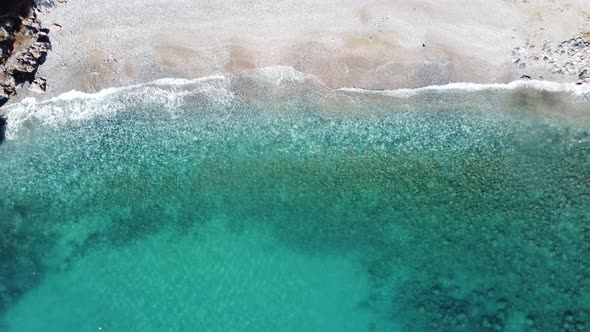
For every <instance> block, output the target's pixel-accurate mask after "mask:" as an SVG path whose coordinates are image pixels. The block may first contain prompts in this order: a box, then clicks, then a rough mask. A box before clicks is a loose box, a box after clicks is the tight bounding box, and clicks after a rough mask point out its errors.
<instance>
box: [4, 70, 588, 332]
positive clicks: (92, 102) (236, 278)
mask: <svg viewBox="0 0 590 332" xmlns="http://www.w3.org/2000/svg"><path fill="white" fill-rule="evenodd" d="M268 76H269V75H266V76H264V75H262V76H256V75H253V76H242V77H234V78H231V79H229V78H212V79H210V80H202V81H194V82H181V81H176V82H171V81H169V82H166V83H163V82H161V83H158V84H151V85H145V86H139V87H130V88H125V89H121V90H111V91H109V92H103V93H101V94H99V95H93V96H85V95H74V94H70V95H68V96H65V97H62V98H60V99H57V100H53V101H51V102H48V103H35V102H32V101H27V102H25V103H24V104H21V105H15V106H11V108H9V109H8V114H7V116H8V121H9V126H8V131H7V137H8V138H9V139H8V140H7V141H6V142H4V143H3V144H2V145H0V174H1V175H2V181H1V182H0V221H1V223H0V271H1V274H0V327H1V329H2V330H3V331H9V332H13V331H47V330H50V331H98V330H101V331H534V330H537V331H557V330H560V329H562V330H565V331H570V330H572V331H573V330H575V329H578V330H580V331H581V330H585V329H587V328H590V309H589V308H590V288H589V287H590V281H589V280H590V266H589V265H590V256H589V255H590V181H589V180H588V179H589V178H590V121H588V115H587V114H589V113H588V112H589V110H590V103H589V102H588V96H587V95H570V94H568V93H566V92H546V91H539V90H536V89H531V88H526V87H521V88H516V89H511V90H494V89H491V90H483V91H461V90H456V91H455V90H452V91H422V92H420V93H416V94H412V95H408V96H405V97H402V96H394V95H387V94H386V93H362V92H358V91H357V92H354V91H328V90H326V89H324V88H322V87H320V86H318V85H317V84H315V83H314V82H313V81H310V79H309V78H305V77H299V76H293V77H290V76H288V75H286V76H280V75H279V76H278V77H270V78H269V77H268ZM584 112H586V113H584Z"/></svg>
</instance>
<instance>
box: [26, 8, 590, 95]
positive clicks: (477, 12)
mask: <svg viewBox="0 0 590 332" xmlns="http://www.w3.org/2000/svg"><path fill="white" fill-rule="evenodd" d="M41 19H42V21H43V22H44V24H45V25H50V24H52V23H58V24H60V25H62V26H63V29H61V30H60V31H55V32H52V33H51V34H50V38H51V41H52V43H53V51H52V52H50V53H49V55H48V59H47V62H46V63H45V64H44V65H43V66H42V67H41V69H40V70H39V74H40V75H43V76H46V77H47V78H48V83H49V84H48V93H47V94H45V95H34V96H35V97H37V98H41V99H44V98H47V97H49V96H54V95H57V94H60V93H63V92H66V91H69V90H72V89H75V90H80V91H85V92H92V91H97V90H100V89H102V88H106V87H110V86H121V85H127V84H132V83H140V82H145V81H149V80H153V79H157V78H162V77H179V78H196V77H202V76H207V75H213V74H219V73H226V72H234V71H241V70H248V69H252V68H259V67H268V66H279V65H280V66H291V67H294V68H295V69H297V70H299V71H302V72H305V73H310V74H313V75H316V76H317V77H318V78H319V79H320V80H321V81H323V82H324V83H325V84H326V85H327V86H329V87H358V88H369V89H396V88H414V87H422V86H427V85H434V84H446V83H449V82H477V83H502V82H509V81H513V80H515V79H518V78H519V77H520V75H522V74H523V72H522V71H519V70H517V69H516V66H515V65H514V64H513V63H512V55H511V52H512V49H514V48H515V47H517V46H523V45H524V44H525V43H526V42H527V41H529V42H530V43H531V44H537V45H538V44H542V43H543V41H544V40H553V41H559V40H564V39H568V38H570V37H572V36H573V35H575V34H578V33H582V32H584V31H590V1H588V0H563V1H561V0H528V1H523V0H462V1H460V0H453V1H451V0H449V1H443V0H406V1H401V0H399V1H395V0H384V1H362V0H225V1H219V0H149V1H148V0H125V1H122V0H100V1H99V0H70V1H69V2H68V3H67V4H62V5H60V6H58V7H57V8H54V9H53V10H52V11H50V12H49V13H45V14H42V15H41ZM423 44H424V45H425V47H423ZM526 74H529V75H533V76H535V75H537V76H538V75H542V76H544V78H545V79H550V80H557V81H574V80H575V77H572V76H552V75H551V74H550V73H548V71H547V70H545V69H543V68H540V67H539V68H534V67H533V68H527V70H526ZM533 78H537V77H533ZM24 90H25V89H23V90H21V91H24ZM26 94H27V93H21V95H26ZM28 94H29V95H32V94H31V93H28Z"/></svg>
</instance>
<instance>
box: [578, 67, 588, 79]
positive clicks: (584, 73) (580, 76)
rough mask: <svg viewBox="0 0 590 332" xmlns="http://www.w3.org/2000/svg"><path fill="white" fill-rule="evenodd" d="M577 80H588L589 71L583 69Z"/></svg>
mask: <svg viewBox="0 0 590 332" xmlns="http://www.w3.org/2000/svg"><path fill="white" fill-rule="evenodd" d="M578 78H579V79H581V80H590V70H589V69H584V70H582V71H581V72H580V74H578Z"/></svg>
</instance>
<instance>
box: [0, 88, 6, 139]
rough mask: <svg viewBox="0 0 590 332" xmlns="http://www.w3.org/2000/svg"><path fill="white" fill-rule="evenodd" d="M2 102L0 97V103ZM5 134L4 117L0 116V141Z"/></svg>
mask: <svg viewBox="0 0 590 332" xmlns="http://www.w3.org/2000/svg"><path fill="white" fill-rule="evenodd" d="M1 103H2V97H0V105H1ZM5 134H6V119H5V118H3V117H1V116H0V143H2V142H3V141H4V137H5Z"/></svg>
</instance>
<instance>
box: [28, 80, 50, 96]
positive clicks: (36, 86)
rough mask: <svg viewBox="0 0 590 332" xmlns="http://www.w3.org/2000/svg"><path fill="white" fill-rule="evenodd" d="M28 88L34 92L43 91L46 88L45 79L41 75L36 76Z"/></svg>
mask: <svg viewBox="0 0 590 332" xmlns="http://www.w3.org/2000/svg"><path fill="white" fill-rule="evenodd" d="M29 90H31V91H33V92H35V93H45V91H46V90H47V80H46V79H45V78H43V77H37V78H35V80H34V81H33V82H32V83H31V85H30V86H29Z"/></svg>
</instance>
